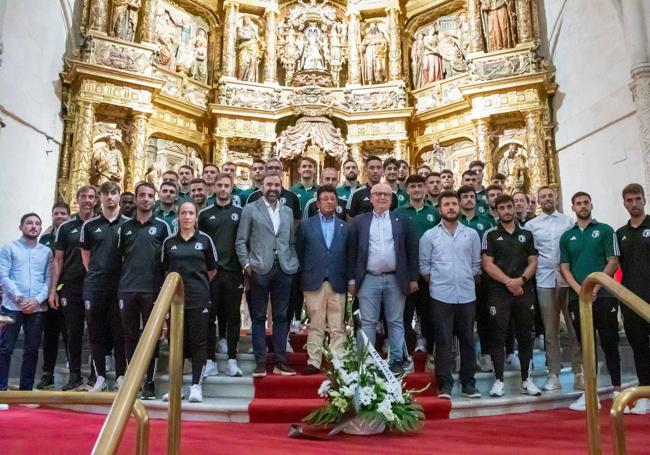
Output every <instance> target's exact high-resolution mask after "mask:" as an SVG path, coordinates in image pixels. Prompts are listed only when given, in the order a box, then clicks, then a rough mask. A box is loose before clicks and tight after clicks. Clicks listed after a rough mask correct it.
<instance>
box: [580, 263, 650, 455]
mask: <svg viewBox="0 0 650 455" xmlns="http://www.w3.org/2000/svg"><path fill="white" fill-rule="evenodd" d="M596 285H600V286H602V287H604V288H605V289H607V290H608V291H609V292H611V293H612V294H613V295H614V296H615V297H616V298H617V299H618V300H619V301H620V302H621V303H622V304H624V305H626V306H627V307H628V308H630V309H631V310H632V311H634V312H635V313H636V314H638V315H639V316H640V317H642V318H643V319H645V320H646V321H648V322H650V305H648V303H646V302H645V301H644V300H643V299H642V298H641V297H639V296H637V295H636V294H634V293H633V292H632V291H630V290H629V289H627V288H626V287H625V286H623V285H622V284H619V283H617V282H616V281H615V280H614V279H613V278H611V277H610V276H608V275H606V274H604V273H603V272H594V273H592V274H590V275H589V276H588V277H587V278H586V279H585V280H584V281H583V282H582V286H581V289H580V336H581V338H582V367H583V371H584V377H585V403H586V405H587V410H586V413H587V443H588V445H589V453H590V454H591V455H600V453H601V447H600V426H599V421H598V389H597V379H598V378H597V377H596V343H595V340H594V327H593V307H592V305H593V302H592V300H591V294H592V291H593V290H594V287H596ZM644 389H650V388H644ZM628 390H629V389H628ZM625 392H627V390H626V391H625ZM625 392H624V393H625ZM649 392H650V391H649ZM639 393H642V392H639ZM632 394H633V393H632V392H629V393H627V394H625V395H623V393H621V395H619V396H618V397H617V398H616V400H615V401H614V407H612V416H613V417H614V418H615V419H616V416H614V409H615V408H616V409H617V410H618V406H619V405H620V403H621V402H624V403H627V400H629V399H627V398H626V397H628V396H629V395H632ZM649 394H650V393H649ZM634 395H636V394H634ZM621 396H623V397H621ZM639 396H641V395H639ZM643 396H645V395H643ZM619 399H620V400H619ZM617 403H618V405H617ZM622 409H625V406H623V408H622ZM615 422H616V420H615ZM620 428H621V433H620V434H619V433H617V430H616V428H615V427H614V428H613V430H612V431H614V432H615V433H614V434H615V437H614V440H615V441H617V440H619V437H620V438H622V439H621V440H622V441H623V450H624V447H625V440H624V439H625V435H624V433H622V423H621V427H620ZM619 453H621V452H619Z"/></svg>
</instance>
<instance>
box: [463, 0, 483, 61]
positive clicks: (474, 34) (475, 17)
mask: <svg viewBox="0 0 650 455" xmlns="http://www.w3.org/2000/svg"><path fill="white" fill-rule="evenodd" d="M467 12H468V16H469V39H470V44H469V51H470V52H483V51H484V50H485V48H484V46H483V26H482V22H481V9H480V5H479V0H467Z"/></svg>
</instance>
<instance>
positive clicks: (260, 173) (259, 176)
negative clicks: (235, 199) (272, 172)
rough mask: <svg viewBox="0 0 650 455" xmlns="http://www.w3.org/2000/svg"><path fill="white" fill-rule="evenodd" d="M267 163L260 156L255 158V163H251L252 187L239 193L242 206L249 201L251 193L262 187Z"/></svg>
mask: <svg viewBox="0 0 650 455" xmlns="http://www.w3.org/2000/svg"><path fill="white" fill-rule="evenodd" d="M265 165H266V162H265V161H264V160H261V159H259V158H257V159H254V160H253V164H252V165H251V180H252V181H253V183H252V185H251V187H250V188H248V189H247V190H242V192H241V194H240V195H239V197H240V198H241V203H242V205H241V206H242V207H244V206H245V205H246V204H247V203H248V197H249V196H250V195H251V193H253V192H254V191H257V190H258V189H259V188H261V187H262V180H263V179H264V168H265Z"/></svg>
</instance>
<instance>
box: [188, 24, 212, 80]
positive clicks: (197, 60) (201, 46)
mask: <svg viewBox="0 0 650 455" xmlns="http://www.w3.org/2000/svg"><path fill="white" fill-rule="evenodd" d="M192 77H193V78H194V79H196V80H197V81H199V82H202V83H204V84H206V83H207V82H208V36H207V32H206V31H205V29H202V28H200V29H198V31H197V32H196V38H194V65H193V66H192Z"/></svg>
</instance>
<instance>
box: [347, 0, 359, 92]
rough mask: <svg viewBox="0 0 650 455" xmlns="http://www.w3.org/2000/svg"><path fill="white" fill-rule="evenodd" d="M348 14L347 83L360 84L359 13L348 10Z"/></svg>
mask: <svg viewBox="0 0 650 455" xmlns="http://www.w3.org/2000/svg"><path fill="white" fill-rule="evenodd" d="M347 16H348V68H349V75H348V83H349V84H361V57H360V55H359V48H360V46H361V38H360V30H359V18H360V16H359V13H358V12H357V11H350V12H348V14H347Z"/></svg>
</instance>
